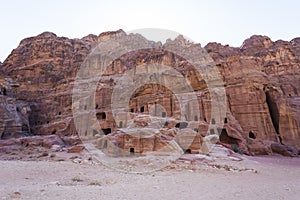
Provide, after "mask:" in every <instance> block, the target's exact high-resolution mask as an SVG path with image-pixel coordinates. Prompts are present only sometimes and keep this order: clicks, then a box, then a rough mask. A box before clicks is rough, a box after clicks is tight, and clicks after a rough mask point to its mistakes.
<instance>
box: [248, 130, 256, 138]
mask: <svg viewBox="0 0 300 200" xmlns="http://www.w3.org/2000/svg"><path fill="white" fill-rule="evenodd" d="M249 138H251V139H255V138H256V136H255V134H254V133H253V132H252V131H250V132H249Z"/></svg>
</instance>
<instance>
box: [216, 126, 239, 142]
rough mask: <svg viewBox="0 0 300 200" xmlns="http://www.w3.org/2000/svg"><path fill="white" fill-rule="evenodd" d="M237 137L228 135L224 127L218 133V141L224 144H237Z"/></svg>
mask: <svg viewBox="0 0 300 200" xmlns="http://www.w3.org/2000/svg"><path fill="white" fill-rule="evenodd" d="M238 141H239V140H238V139H236V138H233V137H230V136H229V135H228V133H227V131H226V129H225V128H223V129H222V131H221V134H220V142H222V143H224V144H236V145H237V144H238Z"/></svg>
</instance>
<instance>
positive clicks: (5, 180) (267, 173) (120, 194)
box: [0, 156, 300, 200]
mask: <svg viewBox="0 0 300 200" xmlns="http://www.w3.org/2000/svg"><path fill="white" fill-rule="evenodd" d="M241 157H242V158H243V160H242V161H233V160H229V159H219V160H218V159H216V161H214V162H210V163H204V162H190V161H189V159H185V160H181V161H177V162H176V163H173V164H171V165H170V166H168V167H167V168H164V169H161V170H158V171H155V172H150V173H144V174H132V173H124V172H119V171H116V170H113V169H112V168H109V167H106V166H103V165H102V164H101V163H96V162H93V161H88V162H81V163H78V162H77V163H76V162H74V161H76V159H75V160H73V161H72V160H70V159H65V161H58V160H40V161H3V160H2V161H0V168H1V170H0V198H1V199H72V200H75V199H105V200H110V199H122V200H124V199H197V200H198V199H210V200H212V199H226V200H227V199H276V200H277V199H288V200H298V199H299V198H300V159H299V158H287V157H281V156H272V157H247V156H241ZM61 160H63V159H61Z"/></svg>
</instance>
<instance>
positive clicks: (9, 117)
mask: <svg viewBox="0 0 300 200" xmlns="http://www.w3.org/2000/svg"><path fill="white" fill-rule="evenodd" d="M15 86H16V84H15V83H13V82H12V80H11V79H10V78H1V77H0V138H1V139H7V138H11V137H13V138H18V137H22V136H28V135H31V129H30V124H29V119H28V116H29V114H30V112H31V110H30V105H29V104H28V103H27V102H24V101H20V100H17V99H15V98H12V97H9V96H7V95H10V94H12V93H13V92H14V89H13V87H15Z"/></svg>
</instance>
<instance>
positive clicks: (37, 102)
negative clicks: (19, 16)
mask: <svg viewBox="0 0 300 200" xmlns="http://www.w3.org/2000/svg"><path fill="white" fill-rule="evenodd" d="M121 35H123V36H124V35H125V33H124V32H123V31H122V30H119V31H116V32H107V33H103V34H100V35H99V36H96V35H88V36H86V37H84V38H82V39H68V38H65V37H57V36H56V35H55V34H53V33H49V32H45V33H42V34H40V35H38V36H36V37H31V38H26V39H24V40H22V41H21V42H20V45H19V46H18V47H17V48H16V49H14V50H13V51H12V53H11V54H10V56H9V57H8V58H7V59H6V60H5V61H4V63H2V64H1V67H0V72H1V73H0V80H2V81H0V99H2V102H4V103H2V104H0V111H1V112H0V135H1V138H2V139H6V138H14V137H21V136H24V135H25V136H26V135H28V134H34V135H51V134H55V135H59V136H60V137H62V140H63V142H64V143H65V144H66V145H74V144H79V143H80V140H79V139H78V138H77V139H75V138H74V137H70V136H71V135H76V134H77V131H76V128H75V126H74V120H73V116H72V110H71V104H72V99H71V95H72V87H73V83H74V78H75V76H76V73H77V71H78V68H79V66H80V65H81V64H82V63H83V61H84V59H85V58H86V57H87V55H88V54H89V53H90V52H91V50H92V48H93V47H95V46H96V45H97V43H101V42H103V41H105V40H108V39H109V38H110V37H118V36H121ZM132 37H135V38H136V41H143V42H145V43H147V42H149V41H147V40H146V39H144V38H141V37H140V36H138V35H135V36H132ZM151 44H152V43H151ZM182 44H184V45H190V50H191V53H192V50H197V49H198V48H199V45H192V44H190V43H188V42H187V41H185V40H184V39H183V38H182V37H178V38H176V39H175V40H174V41H171V40H168V41H167V42H166V44H164V45H160V44H155V43H153V44H152V45H153V47H156V48H153V49H151V50H139V51H137V52H129V53H128V54H125V55H123V56H122V57H120V58H118V59H117V60H115V61H114V62H113V64H112V65H110V66H109V67H108V69H107V72H106V75H107V76H108V77H109V79H107V80H103V81H102V82H101V83H99V86H98V90H97V94H96V97H95V99H96V103H95V104H96V105H95V109H96V116H97V118H98V120H99V123H100V125H101V128H102V131H104V132H105V133H106V134H108V133H110V132H115V131H116V130H117V128H122V127H128V126H130V124H129V122H127V119H126V120H123V119H122V117H120V118H118V119H113V116H112V113H111V111H110V109H111V108H110V100H111V93H112V90H113V87H114V84H115V78H116V77H117V76H118V75H119V74H122V73H124V72H125V71H126V70H127V69H129V68H130V67H132V66H136V65H140V64H147V63H159V64H163V65H167V66H171V67H172V68H174V69H176V70H178V71H179V72H180V73H181V74H182V75H183V76H184V77H185V78H186V79H187V80H188V81H189V82H190V84H191V86H192V87H193V89H194V90H195V92H196V93H197V98H198V101H199V105H200V106H199V107H200V108H199V110H200V113H195V110H196V109H195V108H193V107H190V108H189V115H188V116H186V117H187V119H188V121H194V122H190V123H189V124H188V125H187V126H188V127H189V128H191V129H192V130H197V131H198V132H199V134H200V135H201V136H202V137H204V136H206V135H208V134H210V133H215V134H219V135H220V140H221V143H222V144H223V145H225V146H227V147H229V148H232V146H236V145H237V146H238V148H239V149H240V150H241V151H243V152H244V153H249V154H250V153H251V152H252V153H254V154H269V153H271V152H270V150H269V147H268V145H266V144H268V142H282V143H284V144H286V145H292V146H296V147H298V148H299V147H300V112H299V110H300V109H299V108H300V97H299V94H300V70H299V68H300V65H299V62H300V61H299V59H300V39H299V38H295V39H294V40H292V41H290V42H287V41H276V42H273V41H271V40H270V38H268V37H266V36H252V37H250V38H249V39H247V40H245V42H244V43H243V45H242V46H241V47H240V48H233V47H229V46H227V45H226V46H223V45H221V44H217V43H210V44H208V45H207V46H206V47H205V49H206V50H207V51H208V53H209V54H210V55H211V56H212V58H213V59H214V61H215V63H216V66H217V67H218V69H219V71H220V73H221V75H222V76H223V80H224V83H225V89H226V94H227V113H226V115H227V116H226V119H212V117H211V114H210V112H211V107H210V96H209V91H208V90H207V85H206V84H205V82H204V80H203V78H202V77H201V76H200V75H199V76H197V75H195V72H194V70H193V68H192V66H190V65H189V63H188V62H186V60H185V59H184V58H181V57H179V56H177V55H176V54H174V53H172V52H168V51H166V50H164V48H165V47H167V46H168V45H169V46H170V45H175V46H176V45H182ZM8 79H9V80H11V81H3V80H8ZM8 82H10V83H8ZM174 82H175V81H174ZM4 89H5V90H4ZM156 105H161V106H162V107H163V108H164V109H160V108H159V109H158V110H157V109H154V110H155V112H154V113H151V112H152V111H153V110H151V109H152V108H154V106H156ZM129 107H130V108H131V109H132V110H133V112H135V113H140V112H141V111H143V112H145V113H146V114H147V113H151V114H154V115H155V116H159V117H162V116H163V115H164V116H167V117H170V118H169V119H167V120H166V122H167V123H164V124H162V125H163V126H164V127H165V128H169V129H172V128H174V127H175V126H176V124H178V121H177V120H179V116H180V112H179V104H178V100H177V99H176V98H175V96H174V94H172V91H170V90H168V88H165V87H163V86H160V85H156V84H148V85H145V86H143V87H141V88H138V89H137V90H136V91H135V93H134V94H133V95H132V97H131V99H130V102H129ZM17 108H18V110H19V111H18V110H17ZM25 111H26V112H25ZM131 118H134V115H132V116H131ZM171 118H173V119H171ZM213 120H216V121H217V124H216V125H214V126H213V127H212V128H211V129H210V130H208V129H209V126H208V125H209V123H211V122H212V121H213ZM223 120H224V122H225V121H226V123H225V126H224V127H219V126H218V122H219V121H223ZM198 122H199V123H198ZM132 124H135V125H138V126H140V127H145V126H149V127H150V126H152V128H157V126H158V125H159V124H160V123H159V122H155V123H150V122H149V121H148V120H145V119H142V120H141V119H138V118H135V121H134V122H133V123H132ZM93 126H94V125H93ZM95 126H96V125H95ZM161 133H162V135H172V134H173V137H174V135H176V133H175V132H172V131H171V132H169V131H162V132H161ZM166 133H167V134H166ZM92 134H94V135H97V134H98V135H99V134H100V133H99V132H98V131H97V130H95V131H93V133H92ZM164 137H166V136H164ZM48 139H49V140H50V141H51V140H53V139H54V140H56V139H57V138H56V139H55V138H54V137H53V138H48ZM161 139H162V138H161ZM22 141H23V142H24V144H26V145H43V139H39V138H37V139H35V140H32V138H31V139H30V138H29V139H25V140H22ZM54 143H57V144H61V142H60V141H59V139H58V140H57V141H55V142H54ZM50 144H52V142H50ZM50 144H49V145H50ZM44 145H46V146H47V144H44ZM273 148H274V149H275V151H280V152H284V150H282V148H283V147H282V146H276V145H275V146H274V145H273ZM278 149H279V150H278ZM283 149H284V148H283ZM248 151H249V152H248ZM283 154H285V153H283ZM286 155H287V154H286Z"/></svg>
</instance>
